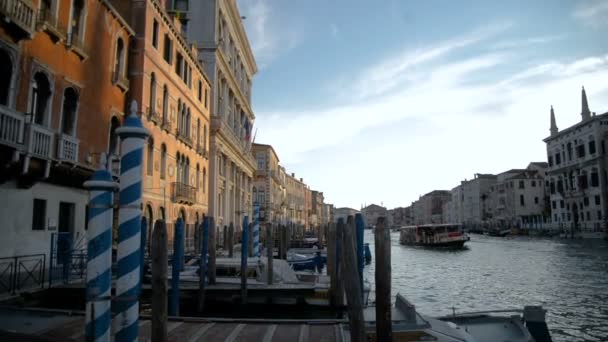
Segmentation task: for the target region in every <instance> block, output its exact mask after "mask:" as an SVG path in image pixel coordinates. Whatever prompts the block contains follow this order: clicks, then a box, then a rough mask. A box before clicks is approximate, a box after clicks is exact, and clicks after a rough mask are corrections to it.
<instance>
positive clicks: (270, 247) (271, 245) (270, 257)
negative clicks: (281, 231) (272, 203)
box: [266, 223, 274, 285]
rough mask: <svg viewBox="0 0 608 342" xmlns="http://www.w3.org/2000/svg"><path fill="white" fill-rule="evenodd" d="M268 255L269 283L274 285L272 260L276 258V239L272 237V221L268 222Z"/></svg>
mask: <svg viewBox="0 0 608 342" xmlns="http://www.w3.org/2000/svg"><path fill="white" fill-rule="evenodd" d="M266 257H267V260H268V265H267V267H266V269H267V271H268V280H267V281H268V285H272V282H273V280H274V274H273V272H274V270H273V265H272V262H273V260H274V239H273V237H272V223H268V224H266Z"/></svg>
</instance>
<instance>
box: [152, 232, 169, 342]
mask: <svg viewBox="0 0 608 342" xmlns="http://www.w3.org/2000/svg"><path fill="white" fill-rule="evenodd" d="M151 254H152V327H151V335H150V336H151V339H152V341H153V342H165V341H167V339H168V333H167V268H168V265H167V263H168V261H167V227H166V226H165V222H164V221H161V220H157V221H156V223H154V230H153V231H152V250H151Z"/></svg>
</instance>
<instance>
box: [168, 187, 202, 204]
mask: <svg viewBox="0 0 608 342" xmlns="http://www.w3.org/2000/svg"><path fill="white" fill-rule="evenodd" d="M171 199H172V200H173V202H175V203H186V204H193V203H194V202H196V188H195V187H193V186H190V185H188V184H184V183H179V182H173V183H171Z"/></svg>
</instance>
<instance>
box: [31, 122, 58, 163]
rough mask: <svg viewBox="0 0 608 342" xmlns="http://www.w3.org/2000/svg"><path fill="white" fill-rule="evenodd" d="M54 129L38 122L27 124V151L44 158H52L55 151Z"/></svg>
mask: <svg viewBox="0 0 608 342" xmlns="http://www.w3.org/2000/svg"><path fill="white" fill-rule="evenodd" d="M53 136H54V134H53V131H51V130H50V129H48V128H46V127H43V126H39V125H36V124H28V126H27V143H26V149H27V153H29V154H31V155H32V156H34V157H38V158H42V159H51V157H52V153H53Z"/></svg>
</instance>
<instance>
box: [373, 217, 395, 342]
mask: <svg viewBox="0 0 608 342" xmlns="http://www.w3.org/2000/svg"><path fill="white" fill-rule="evenodd" d="M374 243H375V250H376V257H375V259H376V341H392V340H393V325H392V323H393V322H392V317H391V232H390V230H389V228H388V227H387V226H386V223H385V218H384V217H379V218H378V221H377V223H376V228H375V231H374Z"/></svg>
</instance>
